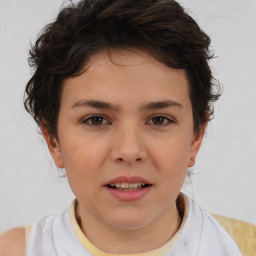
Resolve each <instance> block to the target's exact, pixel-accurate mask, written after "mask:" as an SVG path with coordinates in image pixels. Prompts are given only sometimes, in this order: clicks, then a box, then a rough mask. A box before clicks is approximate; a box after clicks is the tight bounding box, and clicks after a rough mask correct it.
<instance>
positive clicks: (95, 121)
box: [91, 116, 103, 125]
mask: <svg viewBox="0 0 256 256" xmlns="http://www.w3.org/2000/svg"><path fill="white" fill-rule="evenodd" d="M102 121H103V117H101V116H95V117H92V118H91V123H92V124H93V125H100V124H102Z"/></svg>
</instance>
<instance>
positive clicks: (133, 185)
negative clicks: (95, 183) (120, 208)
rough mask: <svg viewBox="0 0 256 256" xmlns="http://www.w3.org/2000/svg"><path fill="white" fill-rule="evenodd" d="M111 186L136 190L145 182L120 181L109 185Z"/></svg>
mask: <svg viewBox="0 0 256 256" xmlns="http://www.w3.org/2000/svg"><path fill="white" fill-rule="evenodd" d="M110 186H111V187H113V188H117V189H119V190H126V189H128V190H136V189H140V188H141V187H144V186H145V183H127V182H122V183H115V184H111V185H110Z"/></svg>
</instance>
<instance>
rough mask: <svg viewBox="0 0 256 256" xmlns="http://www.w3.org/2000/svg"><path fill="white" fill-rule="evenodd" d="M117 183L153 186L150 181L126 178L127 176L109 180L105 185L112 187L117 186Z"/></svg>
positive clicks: (139, 178) (137, 177) (133, 177)
mask: <svg viewBox="0 0 256 256" xmlns="http://www.w3.org/2000/svg"><path fill="white" fill-rule="evenodd" d="M116 183H144V184H152V183H151V182H150V181H148V180H146V179H144V178H142V177H139V176H132V177H126V176H119V177H116V178H114V179H112V180H109V181H108V182H106V183H105V184H104V185H105V186H107V185H110V184H116Z"/></svg>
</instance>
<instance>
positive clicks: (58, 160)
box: [40, 124, 64, 168]
mask: <svg viewBox="0 0 256 256" xmlns="http://www.w3.org/2000/svg"><path fill="white" fill-rule="evenodd" d="M40 129H41V131H42V134H43V136H44V139H45V141H46V143H47V146H48V149H49V151H50V154H51V156H52V158H53V160H54V162H55V164H56V166H57V167H58V168H64V165H63V161H62V155H61V150H60V145H59V142H58V140H57V139H56V137H54V136H52V135H51V134H50V132H49V129H48V127H47V126H46V125H44V124H40Z"/></svg>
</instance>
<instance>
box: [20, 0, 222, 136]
mask: <svg viewBox="0 0 256 256" xmlns="http://www.w3.org/2000/svg"><path fill="white" fill-rule="evenodd" d="M209 45H210V38H209V37H208V36H207V35H206V34H205V33H204V32H203V31H202V30H201V29H200V27H199V26H198V25H197V23H196V22H195V21H194V19H193V18H192V17H191V16H189V15H188V14H187V13H186V11H185V10H184V9H183V8H182V7H181V6H180V5H179V4H178V3H177V2H176V1H174V0H82V1H80V2H79V3H77V4H75V5H74V4H70V5H69V6H67V7H65V8H63V9H62V10H61V11H60V13H59V14H58V17H57V19H56V20H55V21H54V22H53V23H51V24H49V25H47V26H46V27H45V28H44V30H43V31H42V32H41V34H40V35H39V37H38V39H37V41H36V43H35V45H34V46H32V48H31V50H30V58H29V63H30V66H31V67H32V68H33V70H34V74H33V76H32V78H31V79H30V80H29V82H28V83H27V86H26V96H25V100H24V105H25V108H26V110H27V111H28V112H29V113H31V114H32V116H33V118H34V119H35V121H36V122H37V123H38V124H41V123H43V124H44V125H46V126H47V127H48V129H49V132H50V134H51V135H53V136H55V137H57V121H58V114H59V108H60V97H61V90H62V83H63V80H64V79H66V78H68V77H72V76H76V75H79V72H80V71H81V69H82V68H83V67H84V65H85V64H86V61H87V60H88V58H89V57H90V56H91V55H92V54H94V53H96V52H97V51H99V50H102V49H105V48H108V49H112V48H138V49H142V50H144V51H145V52H147V53H148V54H150V55H151V56H153V57H154V58H156V59H157V60H158V61H159V62H161V63H164V64H165V65H167V66H168V67H172V68H175V69H184V70H185V72H186V75H187V78H188V81H189V84H190V99H191V103H192V109H193V119H194V130H195V132H198V131H199V130H200V127H201V126H202V124H204V123H205V122H206V121H208V120H210V118H211V115H212V113H213V107H212V103H213V102H214V101H216V100H217V99H218V97H219V96H220V94H219V92H218V91H219V90H218V88H217V90H215V87H218V86H219V84H218V82H217V81H216V80H215V79H214V78H213V76H212V73H211V70H210V67H209V60H210V59H211V58H212V57H213V56H212V54H211V52H210V51H209Z"/></svg>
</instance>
